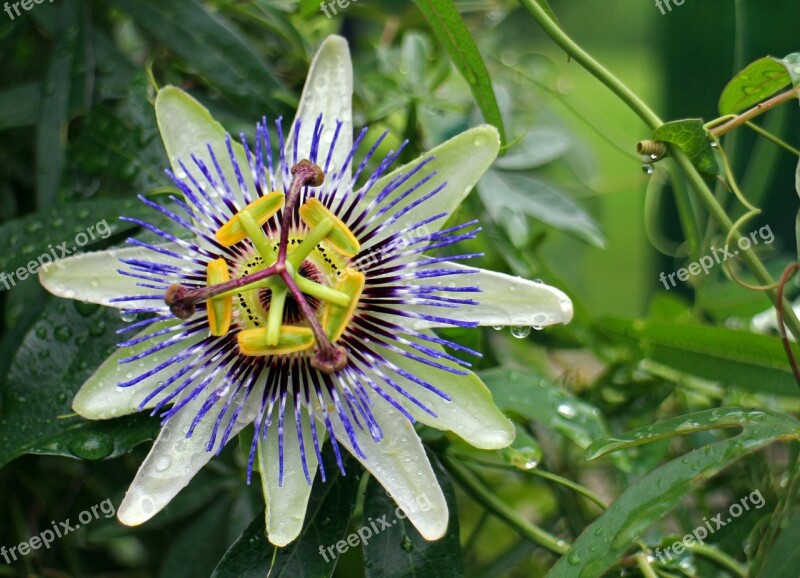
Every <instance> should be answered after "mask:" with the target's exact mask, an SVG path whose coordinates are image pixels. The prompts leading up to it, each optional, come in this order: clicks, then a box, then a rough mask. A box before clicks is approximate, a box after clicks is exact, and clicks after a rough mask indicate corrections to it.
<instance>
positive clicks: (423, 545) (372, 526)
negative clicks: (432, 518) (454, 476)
mask: <svg viewBox="0 0 800 578" xmlns="http://www.w3.org/2000/svg"><path fill="white" fill-rule="evenodd" d="M429 457H430V458H431V465H432V466H433V471H434V473H436V479H437V480H438V482H439V485H440V486H441V488H442V491H443V492H444V497H445V499H446V500H447V506H448V509H449V510H450V523H449V525H448V527H447V534H446V535H445V536H444V537H443V538H441V539H440V540H436V541H435V542H428V541H427V540H425V538H423V537H422V536H421V535H420V533H419V532H417V530H416V529H415V528H414V526H413V525H412V524H411V523H410V522H409V521H408V519H407V518H406V517H405V516H403V517H400V516H398V513H401V514H402V512H400V511H399V509H398V508H397V504H395V503H394V500H392V498H391V497H389V495H388V494H387V493H386V490H384V489H383V486H381V484H380V483H379V482H378V481H377V480H375V478H373V477H370V479H369V482H368V483H367V490H366V493H365V495H364V513H363V515H362V517H361V526H360V527H359V528H357V529H356V530H355V532H354V534H355V535H356V536H357V537H358V538H359V542H360V543H361V544H363V546H364V566H365V569H366V576H367V578H405V577H406V576H414V577H415V578H459V577H461V576H463V575H464V572H463V568H462V561H461V544H460V542H459V528H458V510H457V507H456V496H455V492H454V490H453V485H452V484H451V483H450V478H449V476H448V475H447V472H446V471H445V469H444V468H443V467H442V465H441V464H440V463H439V460H437V459H436V458H435V457H433V456H430V455H429ZM421 505H422V504H421ZM385 524H388V525H389V526H388V527H386V526H385ZM352 535H353V534H351V536H352Z"/></svg>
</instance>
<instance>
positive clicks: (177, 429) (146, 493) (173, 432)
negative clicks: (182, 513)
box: [117, 384, 258, 526]
mask: <svg viewBox="0 0 800 578" xmlns="http://www.w3.org/2000/svg"><path fill="white" fill-rule="evenodd" d="M212 385H214V384H212ZM210 387H211V386H209V388H210ZM208 391H210V389H209V390H208ZM228 395H231V394H230V393H229V394H228ZM254 395H255V394H254ZM255 397H258V396H257V395H255ZM227 398H228V396H223V397H222V398H221V399H220V400H219V401H218V402H217V403H216V405H215V406H214V407H212V408H211V410H210V411H209V413H208V414H206V416H205V418H204V419H203V420H201V421H200V423H199V424H198V425H197V427H195V430H194V433H193V434H192V436H191V437H189V438H187V437H186V432H188V431H189V427H190V426H191V424H192V421H193V420H194V418H195V416H196V415H197V413H198V411H199V410H200V408H201V407H202V405H203V402H204V401H205V399H206V396H205V395H200V396H199V397H198V399H195V400H193V401H191V402H189V403H188V404H187V405H186V406H185V407H184V408H182V409H181V410H180V411H179V412H178V413H177V414H175V415H174V416H173V417H172V418H170V419H169V421H167V423H166V425H164V427H163V428H162V429H161V433H160V434H159V436H158V438H157V439H156V441H155V443H154V444H153V449H151V450H150V453H149V454H148V456H147V458H145V460H144V462H143V463H142V466H141V467H140V468H139V471H138V472H137V474H136V478H135V479H134V480H133V483H132V484H131V486H130V488H128V492H127V494H125V499H124V500H122V504H120V506H119V509H118V510H117V518H119V521H120V522H122V523H123V524H125V525H127V526H138V525H139V524H142V523H144V522H146V521H147V520H149V519H150V518H152V517H153V516H155V515H156V514H157V513H158V512H160V511H161V510H162V509H163V508H164V506H166V505H167V504H168V503H169V502H170V501H171V500H172V498H174V497H175V495H176V494H177V493H178V492H179V491H181V490H182V489H183V488H184V487H186V485H187V484H188V483H189V482H190V481H191V479H192V478H193V477H194V475H195V474H196V473H197V472H198V471H200V468H202V467H203V466H204V465H205V464H206V463H207V462H208V461H209V460H210V459H211V458H212V457H213V456H214V452H213V451H211V452H209V451H206V445H207V444H208V440H209V439H210V438H211V432H212V430H213V428H214V423H215V420H216V416H217V413H218V412H219V409H220V408H221V407H222V406H223V404H224V403H225V401H226V400H227ZM253 399H254V398H253V396H251V398H250V399H249V400H248V406H249V405H250V402H251V401H252V400H253ZM249 409H250V408H249V407H248V408H247V409H246V410H244V411H243V414H242V415H241V416H240V419H237V420H236V423H235V424H234V427H233V430H232V432H231V438H233V437H234V436H235V435H236V434H238V433H239V432H240V431H241V430H242V429H243V428H244V427H245V426H246V425H247V424H248V423H250V421H252V418H253V412H252V411H249ZM226 424H227V418H226V420H225V422H224V425H226ZM223 429H224V428H223ZM221 435H222V431H220V432H219V433H218V436H217V443H219V436H221Z"/></svg>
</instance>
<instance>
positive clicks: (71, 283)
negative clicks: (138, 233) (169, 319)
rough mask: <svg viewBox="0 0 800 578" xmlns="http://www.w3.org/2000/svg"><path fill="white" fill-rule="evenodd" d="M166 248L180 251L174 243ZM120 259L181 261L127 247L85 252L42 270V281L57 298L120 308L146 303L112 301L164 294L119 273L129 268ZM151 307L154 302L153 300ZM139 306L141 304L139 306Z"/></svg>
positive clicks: (149, 251)
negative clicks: (134, 296)
mask: <svg viewBox="0 0 800 578" xmlns="http://www.w3.org/2000/svg"><path fill="white" fill-rule="evenodd" d="M161 246H162V247H164V248H166V249H170V250H173V251H176V250H177V251H180V250H181V249H180V247H178V246H177V245H173V244H165V245H161ZM120 259H142V260H144V261H150V262H152V263H165V264H170V265H176V264H177V263H178V262H177V261H176V260H175V259H173V258H170V257H167V256H165V255H162V254H161V253H156V252H155V251H151V250H149V249H145V248H144V247H126V248H124V249H110V250H108V251H96V252H94V253H81V254H80V255H74V256H72V257H67V258H66V259H60V260H59V261H56V262H55V263H53V264H52V265H50V266H48V267H47V268H46V269H45V268H42V270H41V271H39V282H40V283H41V284H42V286H43V287H44V288H45V289H47V290H48V291H50V293H52V294H53V295H56V296H57V297H63V298H65V299H77V300H78V301H86V302H88V303H97V304H99V305H106V306H108V307H116V308H118V309H132V308H136V307H140V306H141V303H142V302H137V301H125V302H119V301H115V302H112V301H111V300H112V299H115V298H119V297H125V296H128V295H161V294H163V291H157V290H155V289H148V288H145V287H139V286H138V285H137V283H141V282H142V281H141V280H140V279H135V278H133V277H129V276H128V275H121V274H120V273H119V272H118V271H117V270H118V269H125V268H127V265H125V264H124V263H121V262H120ZM149 303H150V304H152V303H153V302H152V301H150V302H149ZM137 304H138V305H137Z"/></svg>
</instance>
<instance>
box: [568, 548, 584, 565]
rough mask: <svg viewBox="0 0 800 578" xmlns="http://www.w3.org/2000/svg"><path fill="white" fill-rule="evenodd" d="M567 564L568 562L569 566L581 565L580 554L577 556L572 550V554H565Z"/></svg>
mask: <svg viewBox="0 0 800 578" xmlns="http://www.w3.org/2000/svg"><path fill="white" fill-rule="evenodd" d="M567 562H569V564H570V565H571V566H577V565H578V564H580V563H581V556H580V554H578V553H577V552H576V551H575V550H573V551H572V552H570V553H569V554H567Z"/></svg>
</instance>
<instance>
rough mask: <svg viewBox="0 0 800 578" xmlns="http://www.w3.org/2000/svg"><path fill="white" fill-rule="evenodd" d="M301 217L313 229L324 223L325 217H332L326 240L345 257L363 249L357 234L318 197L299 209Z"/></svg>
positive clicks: (309, 200)
mask: <svg viewBox="0 0 800 578" xmlns="http://www.w3.org/2000/svg"><path fill="white" fill-rule="evenodd" d="M299 212H300V218H301V219H303V222H304V223H305V224H306V225H308V226H309V227H310V228H311V229H314V228H315V227H316V226H317V225H319V224H320V223H322V222H323V221H324V220H325V219H330V222H331V223H332V225H333V226H332V227H331V231H330V232H329V233H328V234H327V235H326V236H325V239H324V241H325V242H326V243H328V244H329V245H331V247H333V248H334V249H336V251H338V252H339V253H341V254H342V255H344V256H345V257H355V256H356V255H358V251H359V250H360V249H361V245H360V244H359V242H358V239H356V237H355V235H353V233H352V232H351V231H350V229H348V228H347V225H345V224H344V223H343V222H342V221H341V220H340V219H339V218H338V217H337V216H336V215H334V214H333V213H331V212H330V211H329V210H328V209H327V208H325V206H324V205H323V204H322V203H320V202H319V201H318V200H317V199H315V198H311V199H308V200H307V201H306V202H305V203H304V204H303V206H302V207H300V209H299Z"/></svg>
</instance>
